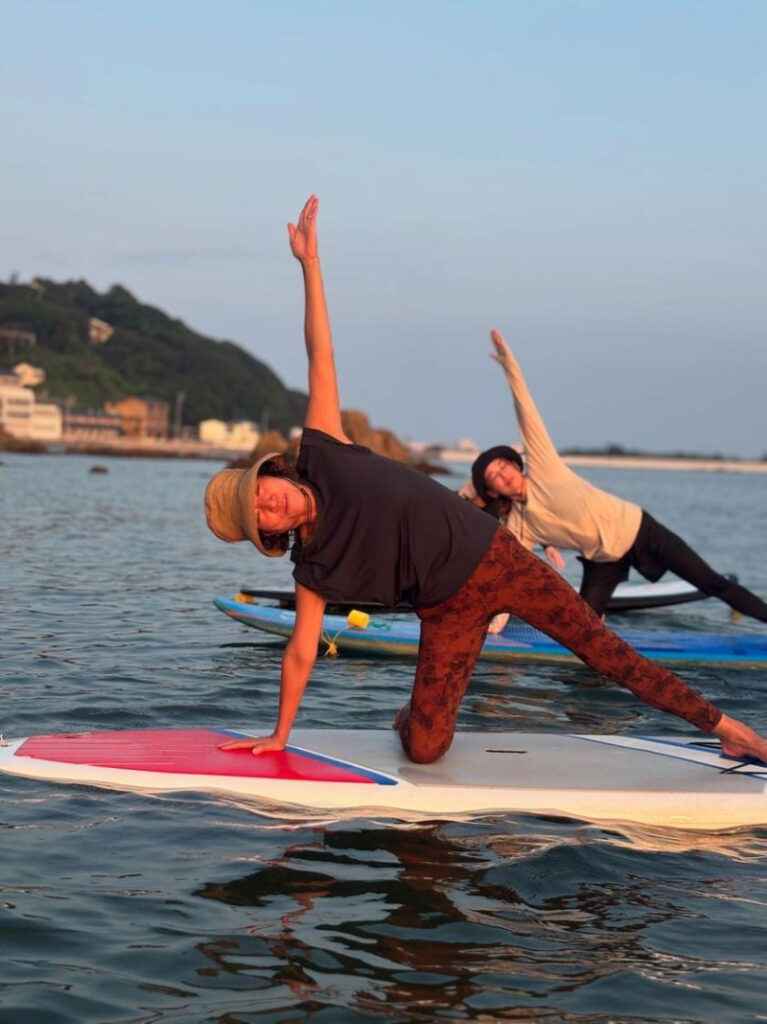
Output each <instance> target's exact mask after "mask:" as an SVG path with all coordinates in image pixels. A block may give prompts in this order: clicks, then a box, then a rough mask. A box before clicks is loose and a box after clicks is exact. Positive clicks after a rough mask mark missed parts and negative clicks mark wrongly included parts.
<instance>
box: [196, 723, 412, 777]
mask: <svg viewBox="0 0 767 1024" xmlns="http://www.w3.org/2000/svg"><path fill="white" fill-rule="evenodd" d="M216 732H220V733H222V734H224V735H227V736H236V737H237V738H238V739H244V740H247V739H251V738H253V739H255V737H253V736H252V734H251V733H249V732H236V731H235V730H234V729H217V730H216ZM285 750H287V751H289V752H290V753H291V754H302V755H303V756H304V757H308V758H311V760H313V761H321V762H322V763H323V764H331V765H333V766H334V767H336V768H344V769H345V770H346V771H347V772H355V773H356V774H357V775H360V776H362V778H363V779H370V781H371V782H377V783H378V785H379V786H396V785H398V781H397V779H393V778H392V777H391V776H390V775H381V774H380V772H375V771H373V770H372V768H360V766H359V765H356V764H350V762H349V761H341V760H339V758H337V757H330V756H329V755H328V754H318V753H317V751H316V750H307V749H306V748H305V747H294V746H293V744H292V743H288V744H287V745H286V746H285Z"/></svg>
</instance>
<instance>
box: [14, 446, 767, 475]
mask: <svg viewBox="0 0 767 1024" xmlns="http://www.w3.org/2000/svg"><path fill="white" fill-rule="evenodd" d="M3 451H5V452H7V453H8V454H12V453H14V452H16V453H17V454H24V453H25V451H26V453H27V454H36V453H39V454H44V455H92V456H99V455H101V456H110V455H113V456H122V457H128V458H139V459H141V458H143V459H151V458H154V459H158V458H159V459H163V458H164V459H205V460H212V461H217V462H222V461H223V462H227V461H229V460H231V459H235V458H242V457H243V456H244V455H247V454H248V453H247V452H241V451H236V450H234V449H221V448H214V447H212V446H211V445H207V444H201V443H200V442H199V441H159V440H145V441H144V442H143V443H137V442H136V440H135V438H120V439H119V440H118V439H114V440H112V441H103V440H102V441H87V440H85V439H82V440H79V441H71V440H70V441H53V442H47V443H46V442H32V443H30V444H29V447H26V445H24V444H23V443H20V444H19V445H18V446H16V445H14V446H13V447H10V446H9V447H7V448H2V447H0V452H3ZM431 457H432V458H437V457H436V456H435V454H434V453H433V452H432V454H431ZM562 458H563V460H564V462H565V463H566V464H567V465H568V466H572V467H579V466H583V467H590V468H593V469H656V470H678V471H680V472H691V471H696V472H699V473H767V459H726V458H722V459H715V458H706V457H704V456H701V457H700V458H691V457H682V456H672V455H670V456H662V455H563V456H562ZM439 461H440V462H442V463H443V464H447V465H452V466H456V465H458V464H459V463H458V460H456V459H439ZM464 461H467V462H469V461H473V457H472V458H470V459H466V460H464V459H462V460H461V463H463V462H464Z"/></svg>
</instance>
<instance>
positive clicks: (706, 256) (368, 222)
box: [0, 0, 767, 456]
mask: <svg viewBox="0 0 767 1024" xmlns="http://www.w3.org/2000/svg"><path fill="white" fill-rule="evenodd" d="M2 22H3V27H2V35H3V40H4V43H3V51H4V54H3V61H2V64H1V65H0V111H1V112H2V113H1V115H0V117H1V121H0V138H1V139H2V146H1V147H0V168H1V169H2V178H3V182H4V185H3V189H4V194H3V204H2V205H3V218H2V252H3V260H2V263H0V276H4V277H8V276H9V275H10V274H11V273H13V272H16V273H18V274H19V275H20V276H21V278H22V280H27V279H29V278H31V277H33V276H35V275H42V276H50V277H54V278H57V279H63V278H86V279H87V280H89V281H90V282H91V283H92V284H93V285H94V286H96V287H98V288H106V287H108V286H109V285H110V284H112V283H113V282H118V281H119V282H120V283H122V284H124V285H125V286H126V287H127V288H129V289H130V290H131V291H132V292H133V293H134V294H135V295H136V296H137V297H138V298H140V299H142V300H143V301H146V302H151V303H153V304H155V305H158V306H160V307H162V308H163V309H165V310H166V311H167V312H169V313H170V314H171V315H173V316H177V317H180V318H181V319H183V320H185V321H186V322H187V323H189V324H190V326H192V327H194V328H196V329H198V330H201V331H203V332H205V333H207V334H210V335H211V336H213V337H216V338H229V339H232V340H234V341H237V342H238V343H240V344H242V345H243V346H244V347H245V348H247V349H248V350H250V351H252V352H253V353H254V354H256V355H257V356H258V357H259V358H261V359H263V360H264V361H265V362H267V363H268V364H269V365H271V366H272V367H273V368H274V370H275V371H276V372H277V373H278V374H279V375H280V377H281V378H282V379H283V380H284V381H285V383H286V384H288V385H289V386H292V387H301V388H303V387H305V384H306V380H305V378H306V374H305V363H304V352H303V344H302V338H301V323H302V310H301V290H300V273H299V270H298V267H297V265H295V263H294V261H293V260H292V258H291V257H290V254H289V250H288V247H287V240H286V232H285V222H286V221H287V220H289V219H294V218H295V216H296V215H297V213H298V211H299V209H300V206H301V204H302V202H303V200H304V198H305V197H306V195H308V194H309V193H310V192H312V191H314V192H316V193H317V194H318V195H319V196H320V200H321V213H320V231H321V246H322V253H323V260H324V264H325V275H326V284H327V290H328V298H329V303H330V309H331V316H332V320H333V327H334V334H335V339H336V348H337V362H338V367H339V374H340V383H341V397H342V402H343V404H344V405H345V406H346V407H353V408H360V409H363V410H365V411H366V412H367V413H368V414H369V415H370V417H371V419H372V420H373V422H374V423H375V424H377V425H380V426H387V427H391V428H393V429H395V430H396V431H398V432H399V433H400V434H402V435H407V436H410V437H414V438H419V439H434V440H443V441H450V440H455V439H457V438H459V437H463V436H470V437H473V438H475V439H476V440H477V441H478V442H479V443H481V444H489V443H494V442H499V441H505V440H510V439H513V438H514V437H515V436H516V432H515V430H514V427H513V422H512V410H511V405H510V401H509V398H508V394H507V391H506V385H505V383H504V381H503V378H502V376H501V373H500V371H499V370H498V368H497V367H496V366H495V364H493V363H492V362H491V361H490V359H489V351H490V345H489V341H488V331H489V329H490V327H492V326H497V327H498V328H499V329H501V330H502V331H503V332H504V333H505V335H506V337H507V339H508V341H509V342H510V344H511V345H512V347H513V349H514V350H515V352H516V354H517V356H518V358H519V359H520V361H521V364H522V367H523V370H524V371H525V372H526V375H527V377H528V380H529V383H530V386H531V388H532V390H533V394H534V395H535V397H536V399H537V401H538V405H539V407H540V409H541V411H542V413H543V415H544V418H545V420H546V422H547V424H548V426H549V429H550V432H551V434H552V436H553V437H554V440H555V441H556V442H557V444H559V445H560V446H563V447H564V446H569V445H602V444H606V443H610V442H614V443H620V444H624V445H626V446H632V447H634V446H635V447H640V448H645V449H653V450H665V451H671V450H679V449H685V450H695V451H719V452H723V453H732V454H738V455H745V456H761V455H762V454H764V453H765V452H767V415H765V412H764V408H765V403H764V398H763V392H764V381H765V379H767V344H765V335H766V334H767V330H766V328H767V297H766V294H767V293H766V291H765V286H764V276H765V273H764V272H765V244H766V243H765V239H766V238H767V231H766V230H765V228H766V227H767V224H766V223H765V221H766V220H767V215H766V214H765V192H767V184H765V183H766V182H767V168H766V167H765V164H766V160H765V156H766V155H767V141H766V139H765V132H764V109H765V101H766V100H767V89H766V88H765V87H766V85H767V70H766V63H767V62H765V60H764V44H765V35H766V34H767V5H765V4H763V3H762V2H761V0H751V2H746V0H728V2H727V3H721V2H718V0H717V2H714V0H694V2H693V0H689V2H688V0H665V2H656V0H648V2H644V0H643V2H641V3H640V2H638V0H635V2H621V0H612V2H608V0H535V2H533V0H526V2H494V0H493V2H490V0H488V2H482V0H479V2H473V3H468V2H467V3H463V2H461V3H458V2H449V0H448V2H439V3H438V2H432V0H428V2H421V3H419V2H410V3H401V2H393V3H387V4H386V5H380V4H375V5H374V4H372V3H364V2H355V3H351V2H349V3H346V2H340V0H329V2H327V3H325V4H318V3H316V2H315V3H300V2H291V0H286V2H281V3H280V4H266V3H257V2H250V3H249V2H244V0H215V2H214V0H206V2H202V0H196V2H194V0H192V2H190V0H184V2H179V0H153V2H148V0H133V2H131V3H130V4H127V3H122V2H117V0H99V2H96V0H81V2H75V0H23V2H22V0H6V2H5V3H4V4H3V14H2ZM2 264H4V266H3V265H2Z"/></svg>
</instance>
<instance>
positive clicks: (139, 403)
mask: <svg viewBox="0 0 767 1024" xmlns="http://www.w3.org/2000/svg"><path fill="white" fill-rule="evenodd" d="M104 410H105V411H106V412H108V413H115V414H116V415H117V417H118V418H119V420H120V428H121V431H122V434H123V435H124V436H125V437H134V438H156V439H158V440H166V439H167V437H168V422H169V419H170V405H169V404H168V402H163V401H162V400H161V399H159V398H149V397H139V396H138V395H131V396H129V397H128V398H120V399H116V400H113V401H110V402H105V403H104Z"/></svg>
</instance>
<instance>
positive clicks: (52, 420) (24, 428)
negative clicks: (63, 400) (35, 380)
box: [0, 374, 62, 441]
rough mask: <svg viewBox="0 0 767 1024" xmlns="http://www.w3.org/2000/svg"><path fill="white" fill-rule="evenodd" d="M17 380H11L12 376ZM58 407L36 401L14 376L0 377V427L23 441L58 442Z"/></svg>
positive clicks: (28, 389)
mask: <svg viewBox="0 0 767 1024" xmlns="http://www.w3.org/2000/svg"><path fill="white" fill-rule="evenodd" d="M13 378H15V380H16V381H17V382H16V383H14V379H13ZM61 422H62V421H61V409H59V407H58V406H57V405H54V404H53V402H38V401H37V400H36V398H35V393H34V391H33V390H32V389H31V388H27V387H23V386H22V385H21V384H19V383H18V378H17V377H15V375H11V374H3V375H2V376H0V427H2V428H3V430H5V431H7V432H8V433H9V434H12V435H13V436H14V437H17V438H19V439H20V440H24V441H58V440H59V439H60V438H61Z"/></svg>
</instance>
